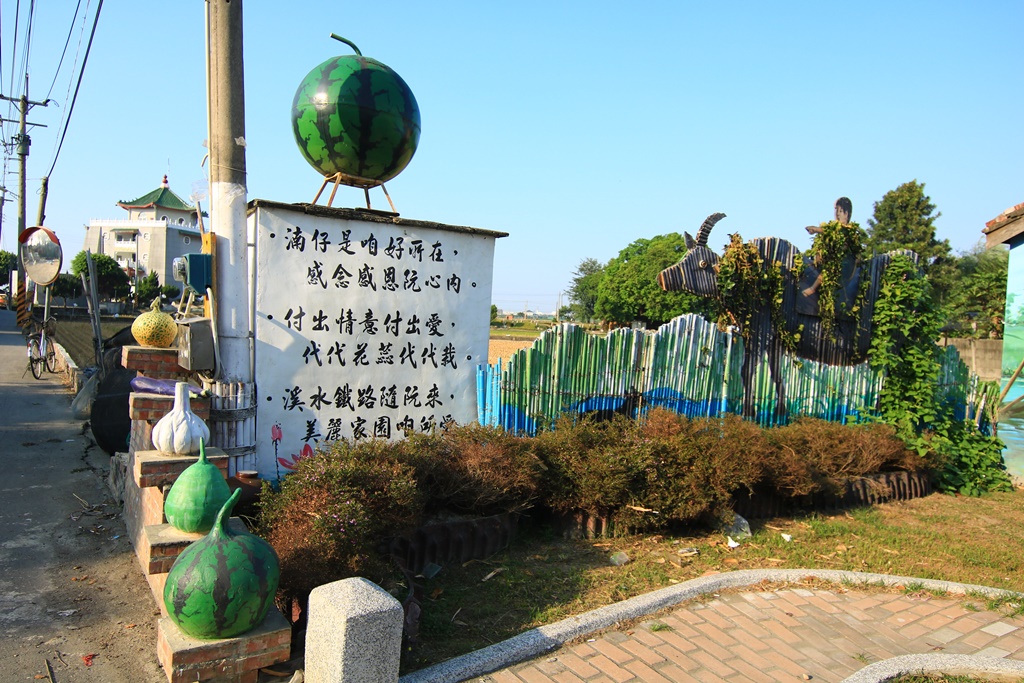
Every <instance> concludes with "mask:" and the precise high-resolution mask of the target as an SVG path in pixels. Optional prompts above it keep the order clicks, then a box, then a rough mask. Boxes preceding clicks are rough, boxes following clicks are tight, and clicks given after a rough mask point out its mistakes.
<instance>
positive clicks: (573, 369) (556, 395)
mask: <svg viewBox="0 0 1024 683" xmlns="http://www.w3.org/2000/svg"><path fill="white" fill-rule="evenodd" d="M743 353H744V349H743V340H742V338H741V337H740V336H739V335H736V334H732V333H730V332H722V331H720V330H719V329H718V327H717V326H716V325H715V324H714V323H711V322H709V321H707V320H706V319H704V318H702V317H700V316H698V315H692V314H687V315H682V316H679V317H678V318H675V319H674V320H672V321H670V322H668V323H666V324H665V325H663V326H661V327H660V328H659V329H658V330H656V331H654V332H646V331H642V330H632V329H617V330H613V331H612V332H609V333H608V334H607V335H605V336H599V335H593V334H588V333H587V332H586V331H585V330H584V329H583V328H581V327H578V326H576V325H572V324H563V325H559V326H557V327H553V328H551V329H549V330H547V331H546V332H545V333H544V334H542V335H541V336H540V337H539V338H538V339H537V341H536V342H534V344H533V346H532V347H530V348H527V349H522V350H520V351H518V352H516V353H515V354H513V355H512V357H511V358H509V359H507V362H505V363H504V364H502V362H501V361H499V362H498V363H497V364H494V365H483V366H481V367H480V368H479V369H478V373H477V397H478V417H479V420H480V422H481V424H485V425H495V426H501V427H502V428H504V429H505V430H508V431H511V432H514V433H518V434H535V433H536V431H537V430H538V429H542V428H546V427H550V426H551V425H552V424H553V422H554V421H555V420H556V419H558V417H559V416H561V415H562V414H564V413H596V414H598V415H600V416H604V417H608V416H611V415H612V414H615V413H618V414H624V415H627V416H629V417H637V416H639V415H641V414H643V413H644V412H645V411H646V410H648V409H650V408H652V407H656V406H657V407H663V408H666V409H669V410H672V411H674V412H677V413H680V414H683V415H687V416H690V417H715V416H719V415H722V414H725V413H738V412H740V409H741V406H742V400H743V382H742V379H741V375H740V368H741V365H742V363H743ZM780 379H781V381H782V383H783V386H784V387H785V397H786V411H784V414H785V416H786V417H785V418H780V417H778V415H779V414H782V412H783V411H778V410H776V408H777V405H776V403H777V400H778V399H777V395H776V388H775V382H774V381H773V378H772V376H771V372H770V370H769V368H768V363H767V360H766V358H765V357H762V358H761V359H759V361H758V365H757V370H756V373H755V377H754V387H753V391H754V396H755V403H756V407H757V415H756V420H757V421H758V422H759V423H760V424H762V425H764V426H768V425H774V424H779V423H780V422H781V421H785V420H791V419H794V418H796V417H799V416H809V417H817V418H821V419H825V420H831V421H837V422H846V421H848V420H856V419H858V418H860V417H862V416H865V415H868V414H871V413H872V412H873V409H874V406H875V405H876V404H877V401H878V394H879V392H880V391H881V389H882V384H883V381H884V376H883V375H882V373H880V372H877V371H875V370H872V369H871V368H870V367H869V366H868V364H867V363H866V362H865V363H861V364H859V365H852V366H839V365H828V364H825V363H819V362H815V361H809V360H803V359H799V358H797V357H795V356H792V355H788V354H786V355H783V358H782V361H781V362H780ZM936 381H937V383H938V387H939V392H940V397H941V398H942V400H943V401H945V402H946V403H947V404H948V405H951V406H952V407H953V409H954V413H955V414H956V415H957V416H958V417H960V418H967V417H973V415H972V414H971V412H972V406H976V405H977V404H978V391H979V382H978V379H977V377H976V376H974V375H972V374H971V373H970V372H969V370H968V368H967V366H966V365H965V364H964V363H963V361H961V360H960V357H959V354H958V353H957V351H956V349H955V348H954V347H952V346H950V347H947V348H946V349H945V350H944V352H943V354H942V356H941V367H940V371H939V375H938V377H937V378H936Z"/></svg>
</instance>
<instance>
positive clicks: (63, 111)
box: [53, 0, 90, 159]
mask: <svg viewBox="0 0 1024 683" xmlns="http://www.w3.org/2000/svg"><path fill="white" fill-rule="evenodd" d="M79 3H81V0H79ZM89 4H90V2H89V0H86V3H85V11H84V12H83V13H82V28H81V29H80V31H79V33H78V47H76V48H75V61H74V64H72V66H71V77H70V78H69V79H68V90H67V93H66V94H65V95H64V103H65V104H66V103H67V102H69V101H70V100H71V86H72V85H73V84H74V82H75V72H76V71H77V70H78V57H79V55H81V53H82V38H83V37H84V36H85V26H86V23H87V20H88V18H89ZM75 17H76V19H77V17H78V14H77V12H76V14H75ZM73 29H74V26H72V30H73ZM67 117H68V108H67V107H63V108H62V109H61V113H60V123H58V124H57V130H61V129H62V128H63V127H64V123H65V121H66V120H67ZM58 140H59V138H57V137H56V136H54V139H53V156H54V158H55V159H56V157H57V141H58Z"/></svg>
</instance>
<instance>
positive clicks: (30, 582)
mask: <svg viewBox="0 0 1024 683" xmlns="http://www.w3.org/2000/svg"><path fill="white" fill-rule="evenodd" d="M26 363H27V357H26V355H25V344H24V340H23V337H22V335H21V332H20V330H18V328H17V327H16V326H15V314H14V312H12V311H6V310H0V454H2V456H0V457H2V460H0V462H2V465H0V681H3V682H4V683H7V682H8V681H22V680H29V681H31V680H36V679H35V677H36V676H38V675H48V673H47V671H46V663H45V661H44V660H49V662H50V664H51V666H52V667H53V675H54V680H55V681H57V682H58V683H67V682H69V681H104V682H105V683H120V682H121V681H124V682H125V683H127V682H128V681H131V682H132V683H148V682H150V681H152V682H153V683H157V682H158V681H161V680H166V678H165V677H164V676H163V673H162V671H161V670H160V669H159V664H158V663H157V662H156V638H155V630H154V621H155V620H154V618H153V612H154V609H155V607H154V604H153V602H152V598H150V596H149V590H148V586H147V584H146V582H145V579H144V578H143V576H142V573H141V571H140V570H139V568H138V566H137V565H136V564H135V562H134V555H133V554H132V552H131V546H130V545H129V543H128V541H127V538H126V537H125V536H124V526H123V524H122V522H121V519H120V510H119V507H118V506H117V505H116V504H114V502H113V501H112V500H110V498H109V493H108V491H107V490H106V488H105V486H104V484H103V474H104V470H105V468H106V467H107V465H108V463H109V457H108V456H107V455H106V454H105V453H103V452H101V451H99V449H97V448H95V447H94V446H92V444H91V441H90V440H89V439H87V438H86V436H85V435H84V433H83V432H84V425H83V423H82V422H81V421H76V420H74V419H73V418H72V416H71V411H70V399H71V397H70V396H69V394H68V392H67V391H66V390H65V389H64V387H63V385H62V384H61V383H60V381H59V379H58V378H57V377H56V376H54V375H48V374H44V375H43V379H42V380H36V379H34V378H33V377H32V374H31V373H30V372H26V371H25V370H26V368H27V365H26ZM90 654H93V655H96V656H95V657H93V658H91V659H89V658H88V655H90ZM83 657H85V658H86V659H83ZM86 661H88V662H90V665H89V666H86Z"/></svg>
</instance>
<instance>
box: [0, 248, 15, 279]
mask: <svg viewBox="0 0 1024 683" xmlns="http://www.w3.org/2000/svg"><path fill="white" fill-rule="evenodd" d="M17 269H18V255H17V254H14V253H12V252H9V251H3V250H2V249H0V285H6V284H7V283H9V282H10V281H11V271H12V270H17Z"/></svg>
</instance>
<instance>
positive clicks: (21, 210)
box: [0, 73, 50, 295]
mask: <svg viewBox="0 0 1024 683" xmlns="http://www.w3.org/2000/svg"><path fill="white" fill-rule="evenodd" d="M0 100H7V101H8V102H17V103H18V112H19V114H20V115H19V116H18V121H17V123H18V134H17V135H16V136H15V137H14V141H15V142H16V143H17V145H18V234H19V235H21V233H23V232H24V231H25V228H26V227H27V225H26V223H25V220H26V219H25V182H26V178H27V175H26V173H27V171H26V166H27V164H28V149H29V147H30V146H31V144H32V138H30V137H29V136H28V132H27V131H28V125H29V124H28V110H29V108H30V107H37V106H38V107H45V106H47V105H49V104H50V100H44V101H42V102H33V101H32V100H30V99H29V98H28V74H27V73H26V74H25V93H24V94H23V95H22V96H21V97H17V98H15V97H5V96H4V95H0ZM0 121H9V119H2V118H0ZM12 123H13V122H12ZM32 125H33V126H42V124H40V123H33V124H32ZM43 127H44V128H45V126H43ZM5 192H6V190H5ZM0 208H2V203H0ZM24 273H25V264H24V263H23V262H22V256H21V248H20V245H19V248H18V290H19V291H20V290H22V288H23V287H24V286H25V275H24ZM11 294H12V295H13V294H14V292H11Z"/></svg>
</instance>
